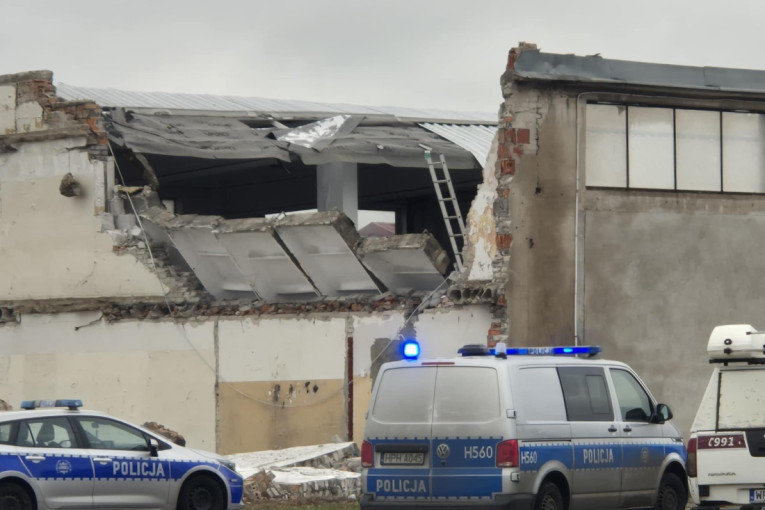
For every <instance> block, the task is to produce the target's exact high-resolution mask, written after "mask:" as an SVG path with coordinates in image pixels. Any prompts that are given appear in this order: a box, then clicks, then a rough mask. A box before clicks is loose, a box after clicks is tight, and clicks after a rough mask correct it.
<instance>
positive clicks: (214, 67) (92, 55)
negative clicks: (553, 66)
mask: <svg viewBox="0 0 765 510" xmlns="http://www.w3.org/2000/svg"><path fill="white" fill-rule="evenodd" d="M0 7H2V11H0V12H2V18H3V28H2V30H0V48H2V53H1V54H2V57H0V74H8V73H16V72H22V71H28V70H36V69H49V70H51V71H53V73H54V81H55V82H63V83H67V84H70V85H80V86H89V87H112V88H121V89H125V90H137V91H165V92H188V93H209V94H219V95H238V96H254V97H267V98H283V99H303V100H313V101H322V102H345V103H355V104H365V105H394V106H409V107H422V108H442V109H454V110H474V111H486V112H494V111H496V110H497V106H498V105H499V103H500V101H501V92H500V86H499V77H500V75H501V74H502V72H503V70H504V67H505V62H506V58H507V52H508V50H509V49H510V48H511V47H513V46H515V45H517V43H518V41H528V42H534V43H536V44H537V45H538V46H539V47H540V48H541V49H542V51H546V52H551V53H575V54H578V55H588V54H594V53H600V54H601V55H603V56H604V57H606V58H613V59H624V60H639V61H647V62H662V63H670V64H684V65H694V66H704V65H707V66H718V67H743V68H751V69H765V58H764V57H763V49H764V48H765V30H763V29H762V23H763V21H765V1H763V0H727V1H724V2H712V1H711V0H696V1H677V0H661V1H655V0H642V1H640V2H625V1H620V0H578V1H577V0H523V1H516V0H471V1H468V0H422V1H417V0H377V1H371V0H370V1H368V0H268V1H265V0H216V1H213V2H201V1H199V0H184V1H177V0H152V1H146V0H98V1H95V0H66V1H62V0H57V1H55V2H54V1H52V0H34V1H30V0H0Z"/></svg>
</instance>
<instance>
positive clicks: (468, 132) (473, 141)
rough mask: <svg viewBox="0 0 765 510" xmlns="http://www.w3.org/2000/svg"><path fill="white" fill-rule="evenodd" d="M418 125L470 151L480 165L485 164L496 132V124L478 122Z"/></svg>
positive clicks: (426, 123)
mask: <svg viewBox="0 0 765 510" xmlns="http://www.w3.org/2000/svg"><path fill="white" fill-rule="evenodd" d="M420 126H422V127H424V128H425V129H427V130H429V131H432V132H434V133H435V134H437V135H438V136H441V137H443V138H446V139H447V140H449V141H450V142H452V143H454V144H456V145H459V146H460V147H462V148H463V149H465V150H467V151H470V152H471V153H472V154H473V156H475V159H477V160H478V163H480V165H481V166H484V165H485V164H486V159H487V158H488V156H489V151H490V150H491V142H492V141H493V140H494V136H495V135H496V134H497V127H496V126H482V125H479V124H472V125H457V124H435V123H431V122H425V123H422V124H420Z"/></svg>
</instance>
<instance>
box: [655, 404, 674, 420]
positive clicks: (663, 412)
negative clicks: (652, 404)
mask: <svg viewBox="0 0 765 510" xmlns="http://www.w3.org/2000/svg"><path fill="white" fill-rule="evenodd" d="M671 419H672V411H671V410H670V409H669V406H668V405H667V404H656V410H655V411H654V412H653V415H652V416H651V420H650V421H651V423H664V422H665V421H669V420H671Z"/></svg>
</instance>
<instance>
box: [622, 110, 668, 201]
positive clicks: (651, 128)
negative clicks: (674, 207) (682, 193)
mask: <svg viewBox="0 0 765 510" xmlns="http://www.w3.org/2000/svg"><path fill="white" fill-rule="evenodd" d="M628 124H629V131H628V133H629V134H628V136H629V187H630V188H649V189H674V188H675V140H674V135H675V130H674V122H673V111H672V109H671V108H643V107H633V106H631V107H629V123H628Z"/></svg>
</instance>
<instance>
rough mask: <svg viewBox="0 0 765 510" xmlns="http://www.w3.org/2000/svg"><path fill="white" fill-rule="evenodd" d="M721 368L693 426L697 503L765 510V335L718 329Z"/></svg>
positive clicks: (715, 339) (710, 347) (691, 459)
mask: <svg viewBox="0 0 765 510" xmlns="http://www.w3.org/2000/svg"><path fill="white" fill-rule="evenodd" d="M707 353H708V355H709V361H710V363H713V364H716V365H717V366H716V367H715V369H714V371H713V372H712V376H711V378H710V379H709V384H708V385H707V389H706V391H705V393H704V397H703V398H702V400H701V404H700V405H699V409H698V411H697V413H696V418H695V419H694V421H693V425H692V426H691V435H690V439H689V441H688V476H689V481H690V491H691V496H692V498H693V501H694V503H696V504H697V505H703V507H704V508H708V507H727V506H735V507H743V508H757V509H765V332H762V331H756V330H755V329H754V328H753V327H752V326H750V325H749V324H733V325H726V326H717V327H716V328H714V329H713V330H712V334H711V335H710V336H709V342H708V343H707Z"/></svg>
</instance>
